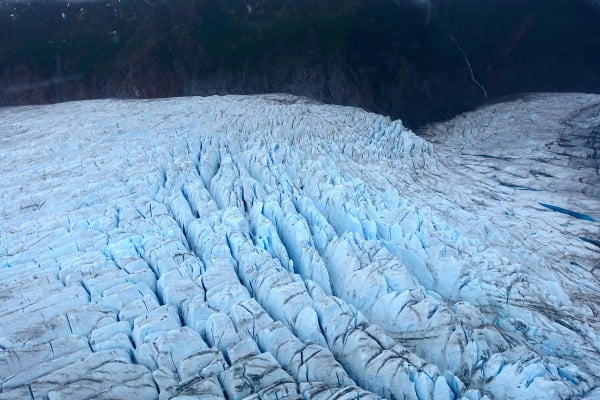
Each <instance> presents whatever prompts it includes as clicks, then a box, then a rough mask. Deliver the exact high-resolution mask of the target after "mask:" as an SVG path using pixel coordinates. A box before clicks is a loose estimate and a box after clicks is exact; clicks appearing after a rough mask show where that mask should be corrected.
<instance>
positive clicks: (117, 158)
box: [0, 94, 600, 400]
mask: <svg viewBox="0 0 600 400" xmlns="http://www.w3.org/2000/svg"><path fill="white" fill-rule="evenodd" d="M565 104H567V105H568V106H565ZM595 104H600V99H599V98H598V96H591V95H576V94H565V95H554V96H550V95H546V96H540V97H536V98H532V99H530V100H528V101H523V102H521V103H516V104H513V103H507V104H498V105H491V106H489V107H488V108H484V109H482V110H478V111H476V112H474V113H472V114H466V115H463V116H460V117H458V118H457V119H455V120H453V121H451V122H448V123H444V124H438V125H434V126H431V127H429V128H428V129H426V130H424V131H423V133H422V134H423V135H424V137H425V138H426V139H427V140H424V139H423V138H421V137H418V136H416V135H415V134H413V133H412V132H410V131H407V130H406V129H405V128H404V127H403V126H402V124H401V122H400V121H390V120H389V119H388V118H385V117H382V116H379V115H376V114H371V113H367V112H365V111H362V110H359V109H355V108H349V107H339V106H331V105H323V104H319V103H316V102H313V101H311V100H308V99H304V98H297V97H292V96H288V95H279V94H277V95H262V96H226V97H208V98H176V99H164V100H152V101H150V100H148V101H117V100H101V101H100V100H99V101H87V102H74V103H65V104H59V105H52V106H43V107H23V108H5V109H1V110H0V119H1V120H2V122H3V126H4V128H3V133H2V136H0V149H1V151H0V161H1V162H0V174H1V175H0V177H1V179H2V181H3V182H5V183H6V184H5V185H4V189H3V191H2V192H1V193H0V299H1V302H0V399H36V398H44V399H70V398H72V399H82V398H94V399H103V398H104V399H126V398H144V399H179V400H184V399H195V398H203V399H204V398H206V399H211V398H212V399H218V398H228V399H284V398H285V399H355V398H361V399H377V398H388V399H399V398H406V399H419V400H422V399H436V400H446V399H514V398H539V399H567V398H586V397H588V398H593V397H594V396H595V394H597V393H598V391H599V389H598V380H599V377H600V357H599V356H598V354H600V342H599V340H598V329H599V328H600V326H599V325H598V318H597V316H598V312H599V311H600V310H599V309H598V304H600V303H599V302H598V287H599V286H598V283H599V281H598V279H599V277H600V276H599V275H598V274H597V266H598V260H599V259H600V258H599V257H598V249H597V248H595V246H594V245H593V240H594V238H596V237H598V228H599V226H600V225H598V220H600V215H598V210H600V201H599V200H598V199H599V198H600V196H598V194H599V193H600V192H598V182H599V181H598V175H597V170H594V168H595V167H596V168H597V162H598V161H597V158H596V159H595V160H596V161H593V157H592V160H591V161H590V159H589V158H590V157H587V158H586V157H584V156H582V154H583V155H586V154H588V153H586V152H589V151H590V150H589V149H590V148H592V147H593V146H594V145H595V144H594V143H595V142H593V141H586V140H585V138H584V139H582V138H581V137H580V136H581V135H583V133H585V132H589V129H591V128H590V126H591V127H592V128H593V127H594V126H596V125H597V121H596V119H594V118H595V114H594V112H593V110H595V108H594V107H595V106H594V105H595ZM561 107H562V108H561ZM569 107H570V108H569ZM560 110H562V111H560ZM590 110H591V111H590ZM559 111H560V112H559ZM533 114H535V115H536V117H535V118H531V115H533ZM557 115H559V116H560V118H559V116H557ZM594 121H596V122H594ZM594 123H596V125H594ZM590 124H591V125H590ZM552 135H555V136H552ZM578 135H579V136H578ZM507 141H509V142H510V143H509V144H507V143H506V142H507ZM565 141H568V142H569V143H576V144H577V146H579V147H577V149H578V151H579V152H575V151H574V150H572V147H569V146H566V145H564V143H565ZM516 143H518V145H515V144H516ZM561 143H562V144H561ZM590 154H592V155H593V153H590ZM594 162H595V164H594ZM594 171H595V172H594ZM594 174H595V175H594ZM548 204H550V205H552V207H555V209H560V210H567V211H571V210H575V211H571V212H570V213H565V212H561V213H557V212H554V211H552V210H549V209H548V207H546V206H545V205H548ZM555 204H556V205H555ZM573 213H578V214H576V215H575V217H577V216H579V215H584V216H586V217H587V218H575V217H574V214H573ZM580 237H586V238H591V240H592V242H590V241H583V240H580V239H579V238H580Z"/></svg>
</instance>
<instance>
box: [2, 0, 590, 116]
mask: <svg viewBox="0 0 600 400" xmlns="http://www.w3.org/2000/svg"><path fill="white" fill-rule="evenodd" d="M599 21H600V7H598V6H597V3H595V2H593V1H589V0H543V1H542V0H489V1H486V2H481V1H476V0H434V1H433V2H428V1H425V0H414V1H408V0H395V1H393V0H369V1H366V0H343V1H342V0H330V1H317V0H285V1H284V0H277V1H276V0H248V1H246V2H244V1H241V0H235V1H234V0H223V1H221V0H219V1H217V0H173V1H150V0H148V1H142V2H125V1H124V2H120V1H118V0H108V1H104V2H90V1H72V2H70V3H69V2H67V1H54V2H50V3H46V2H30V3H23V2H14V1H13V2H6V1H4V2H0V38H2V44H3V45H2V47H1V48H0V105H19V104H32V103H34V104H39V103H46V102H56V101H65V100H76V99H87V98H96V97H165V96H179V95H210V94H230V93H236V94H251V93H264V92H288V93H292V94H297V95H304V96H309V97H312V98H315V99H319V100H322V101H325V102H331V103H338V104H345V105H356V106H361V107H364V108H366V109H369V110H372V111H375V112H379V113H382V114H387V115H391V116H392V117H395V118H396V117H399V118H402V119H403V121H404V122H405V123H406V125H408V126H410V127H416V126H419V125H421V124H423V123H426V122H429V121H433V120H440V119H445V118H448V117H450V116H452V115H454V114H456V113H459V112H462V111H465V110H467V109H470V108H472V107H474V106H477V105H479V104H481V103H483V102H485V101H486V100H487V99H489V98H493V97H496V96H501V95H507V94H512V93H519V92H524V91H583V92H600V23H599ZM485 95H487V97H486V96H485Z"/></svg>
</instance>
